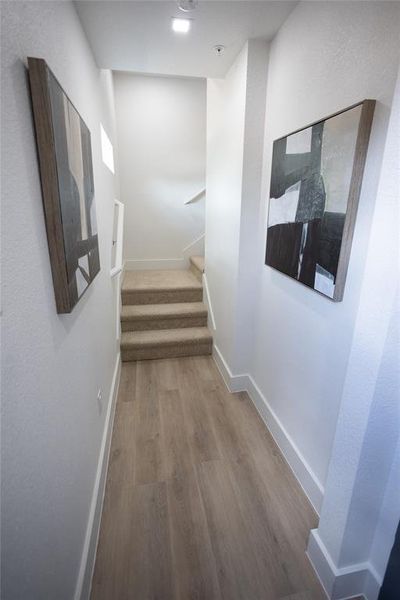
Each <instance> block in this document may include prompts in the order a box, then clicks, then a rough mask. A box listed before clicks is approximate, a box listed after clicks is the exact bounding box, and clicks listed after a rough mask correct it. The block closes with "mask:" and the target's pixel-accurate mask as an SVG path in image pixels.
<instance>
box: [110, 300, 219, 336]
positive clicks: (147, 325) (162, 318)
mask: <svg viewBox="0 0 400 600" xmlns="http://www.w3.org/2000/svg"><path fill="white" fill-rule="evenodd" d="M206 325H207V308H206V307H205V305H204V304H203V303H202V302H181V303H178V304H138V305H129V304H126V305H124V306H123V307H122V312H121V329H122V331H142V330H147V329H178V328H179V327H206Z"/></svg>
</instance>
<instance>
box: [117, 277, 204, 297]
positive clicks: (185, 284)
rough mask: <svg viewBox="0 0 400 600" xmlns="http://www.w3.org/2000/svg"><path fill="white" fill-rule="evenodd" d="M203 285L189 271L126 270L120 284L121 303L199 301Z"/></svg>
mask: <svg viewBox="0 0 400 600" xmlns="http://www.w3.org/2000/svg"><path fill="white" fill-rule="evenodd" d="M202 299H203V287H202V284H201V282H199V281H198V279H196V277H195V276H194V275H193V273H191V272H190V271H128V272H127V273H125V277H124V280H123V284H122V303H123V304H164V303H178V302H201V300H202Z"/></svg>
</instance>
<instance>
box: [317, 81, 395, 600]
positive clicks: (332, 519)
mask: <svg viewBox="0 0 400 600" xmlns="http://www.w3.org/2000/svg"><path fill="white" fill-rule="evenodd" d="M399 127H400V72H399V79H398V85H397V89H396V94H395V98H394V103H393V107H392V112H391V117H390V128H389V131H388V136H387V140H386V145H385V152H384V155H383V165H382V171H381V176H380V182H379V187H378V193H377V200H376V204H375V209H374V214H373V222H372V227H371V235H370V240H369V245H368V252H367V256H366V268H365V274H364V279H363V284H362V289H361V296H360V304H359V309H358V314H357V319H356V323H355V328H354V336H353V341H352V350H351V353H350V356H349V359H348V367H347V373H346V378H345V383H344V392H343V397H342V401H341V407H340V413H339V419H338V424H337V428H336V434H335V442H334V446H333V450H332V456H331V461H330V466H329V472H328V478H327V482H326V490H325V497H324V502H323V506H322V511H321V519H320V523H319V527H318V531H317V532H313V536H314V537H315V539H316V540H317V542H319V545H320V546H322V545H323V546H324V547H325V548H326V550H327V552H328V553H329V555H330V557H331V558H332V560H333V562H334V564H335V565H337V566H338V567H339V569H340V568H344V567H347V566H348V565H353V564H354V563H369V564H368V565H367V567H366V568H365V569H364V570H366V571H367V576H366V583H365V593H366V597H367V598H368V599H369V600H373V599H374V600H375V599H376V597H377V595H378V589H379V585H380V583H381V581H382V578H383V575H384V571H385V567H386V564H387V560H388V558H389V553H390V550H391V546H392V544H393V541H394V535H395V532H396V528H397V525H398V523H399V520H400V505H399V490H400V471H399V470H398V464H399V443H400V405H399V390H400V364H399V356H400V304H399V281H400V277H399V275H400V255H399V253H400V249H399V216H400V209H399V193H400V160H399V159H400V143H399V135H398V132H399ZM396 469H397V470H396ZM361 570H363V569H361ZM342 579H343V577H342ZM328 583H329V582H328ZM341 585H343V583H341ZM337 587H338V584H337V583H336V582H334V585H333V591H334V592H335V591H336V588H337ZM350 591H352V590H350ZM355 591H360V590H355ZM349 595H350V594H349Z"/></svg>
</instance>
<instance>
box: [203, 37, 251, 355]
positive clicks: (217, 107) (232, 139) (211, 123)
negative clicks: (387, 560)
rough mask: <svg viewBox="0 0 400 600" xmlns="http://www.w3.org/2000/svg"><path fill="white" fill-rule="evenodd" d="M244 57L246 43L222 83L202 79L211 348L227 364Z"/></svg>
mask: <svg viewBox="0 0 400 600" xmlns="http://www.w3.org/2000/svg"><path fill="white" fill-rule="evenodd" d="M247 57H248V45H247V44H246V45H245V47H244V48H243V50H242V52H241V53H240V55H239V57H238V58H237V59H236V61H235V62H234V64H233V65H232V67H231V68H230V70H229V71H228V73H227V75H226V77H225V79H208V80H207V180H206V185H207V207H206V248H205V268H206V278H207V286H208V289H209V292H210V296H211V298H212V310H213V313H214V317H215V322H216V325H217V329H216V331H215V337H214V344H215V345H216V346H217V348H219V349H221V350H222V351H223V352H224V357H225V360H226V361H228V363H229V364H232V363H233V361H234V356H235V345H234V340H235V337H236V309H237V286H238V276H239V240H240V216H241V202H242V172H243V145H244V126H245V107H246V85H247Z"/></svg>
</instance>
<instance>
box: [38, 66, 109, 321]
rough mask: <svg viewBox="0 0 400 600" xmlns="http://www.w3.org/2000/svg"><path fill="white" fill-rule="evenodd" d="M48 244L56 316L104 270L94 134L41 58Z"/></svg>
mask: <svg viewBox="0 0 400 600" xmlns="http://www.w3.org/2000/svg"><path fill="white" fill-rule="evenodd" d="M28 67H29V80H30V86H31V96H32V106H33V116H34V122H35V129H36V140H37V147H38V155H39V167H40V177H41V183H42V195H43V206H44V215H45V222H46V231H47V241H48V246H49V254H50V263H51V270H52V276H53V284H54V293H55V299H56V306H57V312H58V313H69V312H71V311H72V309H73V307H74V306H75V305H76V303H77V302H78V300H79V299H80V298H81V297H82V295H83V294H84V292H85V291H86V290H87V288H88V287H89V285H90V284H91V282H92V281H93V279H94V278H95V277H96V275H97V273H98V272H99V271H100V259H99V243H98V235H97V225H96V207H95V197H94V183H93V165H92V149H91V141H90V131H89V129H88V128H87V126H86V125H85V123H84V121H83V119H82V117H81V116H80V115H79V113H78V111H77V110H76V108H75V107H74V105H73V104H72V102H71V101H70V99H69V98H68V96H67V94H66V93H65V92H64V90H63V89H62V87H61V85H60V84H59V82H58V81H57V79H56V78H55V76H54V75H53V73H52V72H51V70H50V69H49V67H48V66H47V64H46V62H45V61H44V60H43V59H40V58H28Z"/></svg>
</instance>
